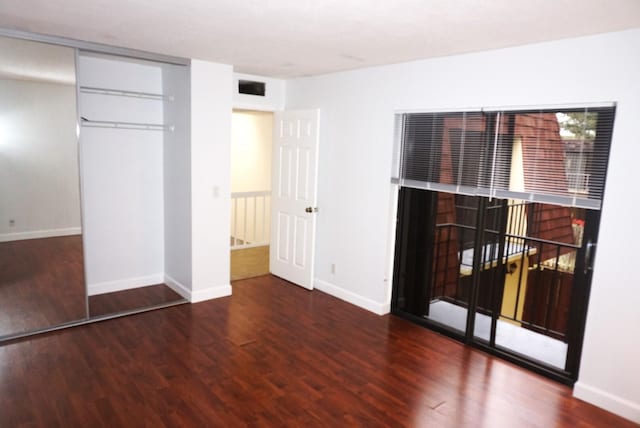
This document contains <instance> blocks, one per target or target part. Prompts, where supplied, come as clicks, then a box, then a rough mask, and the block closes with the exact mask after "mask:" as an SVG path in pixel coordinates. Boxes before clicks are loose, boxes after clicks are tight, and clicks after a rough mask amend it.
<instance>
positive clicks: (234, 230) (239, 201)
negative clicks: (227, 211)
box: [231, 190, 271, 250]
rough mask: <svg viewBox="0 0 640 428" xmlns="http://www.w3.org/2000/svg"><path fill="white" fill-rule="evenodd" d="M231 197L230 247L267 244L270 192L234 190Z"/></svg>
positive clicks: (269, 220) (233, 248)
mask: <svg viewBox="0 0 640 428" xmlns="http://www.w3.org/2000/svg"><path fill="white" fill-rule="evenodd" d="M231 199H232V201H233V203H232V204H231V249H232V250H235V249H240V248H251V247H260V246H264V245H269V240H270V236H269V235H270V231H271V227H270V224H271V218H270V217H271V192H270V191H268V190H267V191H259V192H236V193H232V194H231ZM249 223H251V224H249Z"/></svg>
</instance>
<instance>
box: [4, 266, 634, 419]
mask: <svg viewBox="0 0 640 428" xmlns="http://www.w3.org/2000/svg"><path fill="white" fill-rule="evenodd" d="M0 426H1V427H20V426H25V427H26V426H38V427H39V426H62V427H74V426H78V427H87V426H91V427H102V426H104V427H117V426H125V427H137V426H153V427H177V426H194V427H201V426H213V427H215V426H220V427H242V426H265V427H272V426H276V427H284V426H287V427H288V426H305V427H314V426H322V427H327V426H329V427H343V426H366V427H377V426H381V427H382V426H389V427H405V426H409V427H413V426H416V427H424V426H426V427H431V426H432V427H503V426H504V427H576V426H580V427H621V428H625V427H632V426H635V425H634V424H633V423H631V422H629V421H626V420H624V419H622V418H619V417H617V416H615V415H612V414H610V413H607V412H605V411H603V410H601V409H598V408H596V407H594V406H591V405H589V404H587V403H584V402H582V401H579V400H577V399H574V398H573V397H572V396H571V390H570V389H569V388H567V387H566V386H564V385H560V384H557V383H555V382H552V381H550V380H548V379H545V378H542V377H540V376H538V375H536V374H533V373H530V372H527V371H526V370H524V369H522V368H519V367H516V366H513V365H511V364H510V363H507V362H505V361H502V360H499V359H497V358H495V357H492V356H490V355H487V354H484V353H482V352H480V351H478V350H475V349H471V348H468V347H465V346H464V345H462V344H460V343H458V342H455V341H453V340H451V339H449V338H446V337H443V336H440V335H438V334H436V333H433V332H431V331H429V330H426V329H424V328H421V327H419V326H416V325H414V324H411V323H409V322H407V321H404V320H402V319H399V318H397V317H394V316H392V315H387V316H382V317H380V316H377V315H374V314H371V313H368V312H366V311H364V310H361V309H359V308H356V307H354V306H351V305H349V304H347V303H344V302H342V301H340V300H337V299H335V298H333V297H331V296H328V295H326V294H324V293H322V292H319V291H313V292H309V291H307V290H304V289H302V288H299V287H296V286H294V285H291V284H289V283H287V282H285V281H282V280H280V279H277V278H275V277H272V276H263V277H259V278H254V279H249V280H243V281H238V282H235V283H234V284H233V296H231V297H227V298H222V299H216V300H212V301H207V302H202V303H198V304H193V305H181V306H175V307H171V308H167V309H162V310H157V311H152V312H147V313H143V314H138V315H133V316H129V317H124V318H119V319H114V320H110V321H105V322H101V323H97V324H92V325H87V326H82V327H76V328H73V329H69V330H65V331H61V332H56V333H50V334H47V335H43V336H39V337H33V338H29V339H25V340H22V341H18V342H12V343H8V344H6V345H4V346H2V347H0Z"/></svg>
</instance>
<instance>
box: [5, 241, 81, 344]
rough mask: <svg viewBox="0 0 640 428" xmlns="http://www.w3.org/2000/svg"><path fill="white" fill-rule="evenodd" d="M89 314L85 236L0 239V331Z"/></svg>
mask: <svg viewBox="0 0 640 428" xmlns="http://www.w3.org/2000/svg"><path fill="white" fill-rule="evenodd" d="M86 316H87V302H86V297H85V286H84V265H83V256H82V236H80V235H74V236H59V237H53V238H43V239H27V240H22V241H10V242H0V336H4V335H10V334H16V333H22V332H27V331H31V330H36V329H40V328H45V327H50V326H52V325H56V324H62V323H65V322H69V321H76V320H80V319H84V318H86Z"/></svg>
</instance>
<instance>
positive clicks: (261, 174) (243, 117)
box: [230, 110, 273, 281]
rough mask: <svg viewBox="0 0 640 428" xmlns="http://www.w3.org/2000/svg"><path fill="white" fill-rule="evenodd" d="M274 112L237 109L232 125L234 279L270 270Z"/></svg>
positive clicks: (232, 272)
mask: <svg viewBox="0 0 640 428" xmlns="http://www.w3.org/2000/svg"><path fill="white" fill-rule="evenodd" d="M272 140H273V113H271V112H264V111H253V110H234V111H233V114H232V126H231V236H230V245H231V281H235V280H239V279H245V278H252V277H256V276H260V275H266V274H268V273H269V245H270V241H271V236H270V235H271V169H272Z"/></svg>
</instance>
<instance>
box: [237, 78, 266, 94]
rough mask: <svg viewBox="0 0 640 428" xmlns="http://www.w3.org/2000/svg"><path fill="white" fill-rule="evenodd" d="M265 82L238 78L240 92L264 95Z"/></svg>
mask: <svg viewBox="0 0 640 428" xmlns="http://www.w3.org/2000/svg"><path fill="white" fill-rule="evenodd" d="M265 86H266V85H265V83H264V82H256V81H254V80H238V92H240V93H241V94H247V95H257V96H259V97H264V90H265Z"/></svg>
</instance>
